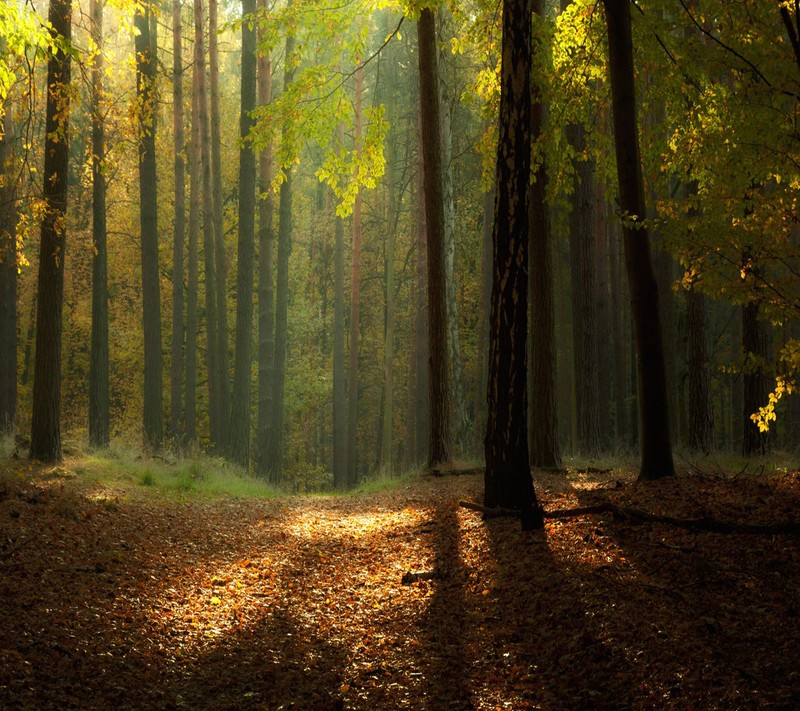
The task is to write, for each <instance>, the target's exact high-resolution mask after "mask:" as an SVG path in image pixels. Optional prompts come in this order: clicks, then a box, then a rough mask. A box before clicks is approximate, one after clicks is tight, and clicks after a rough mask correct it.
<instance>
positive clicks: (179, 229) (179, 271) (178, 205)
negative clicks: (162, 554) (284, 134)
mask: <svg viewBox="0 0 800 711" xmlns="http://www.w3.org/2000/svg"><path fill="white" fill-rule="evenodd" d="M95 1H98V0H95ZM181 7H182V6H181V2H180V0H172V134H173V145H174V150H175V162H174V165H175V222H174V225H173V236H172V357H171V360H170V427H169V429H170V437H171V438H172V441H173V444H174V445H175V446H177V447H179V446H180V445H181V440H182V431H183V428H184V422H183V417H182V415H183V408H182V407H181V405H182V402H183V400H182V398H183V341H184V331H185V329H184V322H183V308H184V291H183V290H184V284H183V272H184V267H183V263H184V257H183V255H184V244H183V243H184V238H185V236H186V161H185V159H184V148H185V142H186V141H185V137H184V130H183V20H182V18H181Z"/></svg>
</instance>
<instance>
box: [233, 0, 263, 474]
mask: <svg viewBox="0 0 800 711" xmlns="http://www.w3.org/2000/svg"><path fill="white" fill-rule="evenodd" d="M255 9H256V3H255V0H242V16H243V18H244V22H242V84H241V111H240V114H239V137H240V139H241V141H242V143H241V146H240V148H239V244H238V251H237V264H238V271H237V275H236V353H235V357H234V368H233V373H234V375H233V397H232V398H231V423H230V433H229V446H228V451H229V454H230V456H231V458H232V459H233V460H234V461H236V462H239V464H241V465H243V466H247V465H248V464H249V462H250V380H251V375H252V373H251V371H252V360H253V358H252V353H253V258H254V256H255V214H256V156H255V153H253V149H252V144H251V143H250V142H249V141H248V140H247V138H248V136H249V135H250V129H251V127H252V126H253V117H252V113H253V110H254V109H255V107H256V29H255V25H253V24H250V22H248V19H247V18H248V17H250V16H252V15H253V14H254V13H255Z"/></svg>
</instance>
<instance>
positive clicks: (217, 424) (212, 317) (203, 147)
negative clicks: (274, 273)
mask: <svg viewBox="0 0 800 711" xmlns="http://www.w3.org/2000/svg"><path fill="white" fill-rule="evenodd" d="M194 33H195V34H194V62H195V66H196V68H197V74H198V78H197V97H198V99H197V100H198V109H197V122H198V125H199V130H200V166H201V176H202V213H203V266H204V272H205V282H206V283H205V304H206V370H207V372H208V422H209V428H210V434H211V445H212V446H213V447H221V446H222V445H223V444H224V440H223V432H224V428H223V424H222V422H223V420H224V419H225V417H226V413H225V411H224V409H223V398H222V386H221V383H220V369H219V348H218V347H217V345H218V343H219V341H218V339H217V330H218V328H219V318H218V313H217V299H216V283H217V269H216V260H215V257H214V249H215V244H216V239H215V236H214V224H215V223H214V196H213V192H212V178H211V155H210V153H211V150H210V143H211V138H210V129H209V115H208V87H207V83H206V52H205V41H204V38H205V34H204V17H203V0H194Z"/></svg>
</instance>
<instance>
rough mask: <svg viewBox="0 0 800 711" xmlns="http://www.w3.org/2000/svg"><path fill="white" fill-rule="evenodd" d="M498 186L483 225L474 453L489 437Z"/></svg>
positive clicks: (488, 199)
mask: <svg viewBox="0 0 800 711" xmlns="http://www.w3.org/2000/svg"><path fill="white" fill-rule="evenodd" d="M496 192H497V191H496V190H495V186H494V184H493V185H492V188H491V189H490V190H487V191H486V192H485V193H483V222H482V224H481V279H480V283H481V313H480V320H479V326H478V328H479V330H478V347H477V353H478V378H477V383H476V388H475V418H474V419H475V451H481V450H482V449H483V438H484V437H485V436H486V388H487V384H488V378H487V368H486V363H487V360H488V358H489V353H488V351H489V309H490V308H491V303H492V227H493V226H494V201H495V194H496Z"/></svg>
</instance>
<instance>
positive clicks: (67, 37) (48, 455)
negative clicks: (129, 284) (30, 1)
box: [30, 0, 72, 462]
mask: <svg viewBox="0 0 800 711" xmlns="http://www.w3.org/2000/svg"><path fill="white" fill-rule="evenodd" d="M48 19H49V21H50V27H51V29H50V32H51V34H52V36H53V38H54V39H58V40H60V41H61V42H63V44H59V45H57V49H56V50H55V51H54V52H53V53H52V55H51V56H50V59H49V60H48V62H47V117H46V124H45V146H44V175H43V181H42V185H43V197H44V203H45V212H44V217H43V219H42V232H41V242H40V249H39V279H38V285H37V295H38V296H37V303H38V308H37V312H36V361H35V365H34V375H33V411H32V422H31V449H30V456H31V459H39V460H41V461H47V462H52V461H57V460H59V459H61V330H62V329H61V316H62V312H63V306H64V249H65V245H66V237H67V235H66V215H67V172H68V168H69V109H70V92H69V83H70V70H71V54H70V53H69V52H68V51H65V49H66V48H68V47H69V44H70V42H71V38H72V14H71V5H70V3H69V2H68V1H67V0H50V11H49V15H48Z"/></svg>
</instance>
